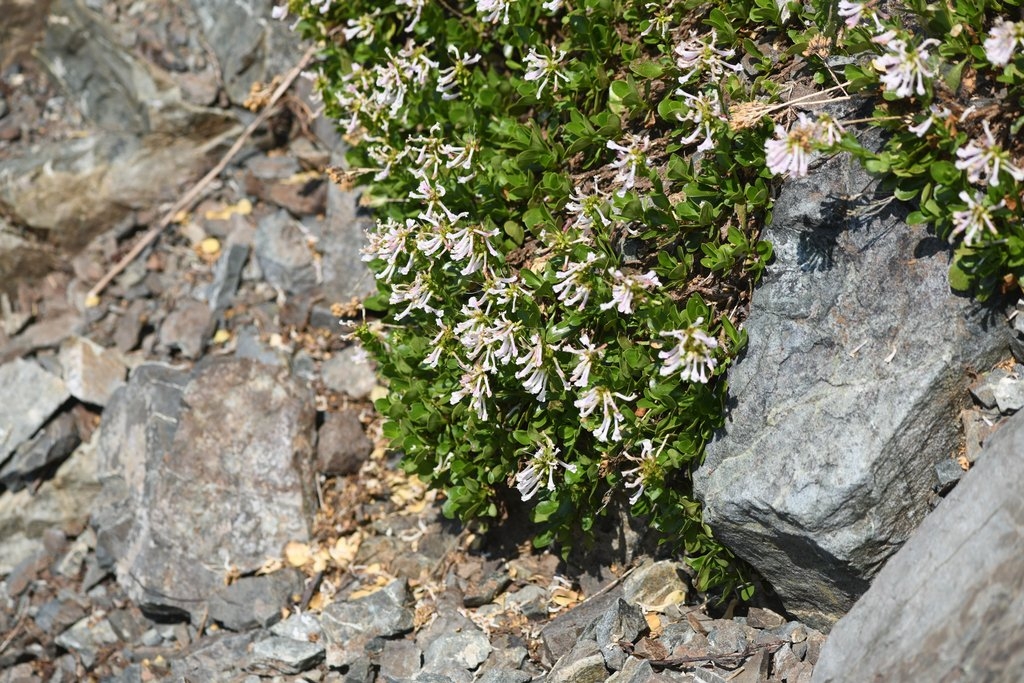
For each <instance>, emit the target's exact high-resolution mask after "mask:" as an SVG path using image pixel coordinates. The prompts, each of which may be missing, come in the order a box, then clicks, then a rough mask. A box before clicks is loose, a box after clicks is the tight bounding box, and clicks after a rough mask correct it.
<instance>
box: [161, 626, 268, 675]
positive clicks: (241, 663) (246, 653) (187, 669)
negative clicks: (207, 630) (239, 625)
mask: <svg viewBox="0 0 1024 683" xmlns="http://www.w3.org/2000/svg"><path fill="white" fill-rule="evenodd" d="M260 637H261V634H260V632H259V631H249V632H248V633H229V632H224V633H223V634H221V635H214V636H207V637H205V638H203V639H202V640H201V641H199V642H198V643H196V644H195V645H193V646H192V647H190V648H188V649H187V650H186V651H185V652H184V653H183V654H182V655H181V656H180V657H175V658H174V659H171V660H170V665H171V676H172V677H173V679H172V680H176V681H182V680H184V681H226V680H234V679H235V676H236V675H237V673H238V672H239V671H240V670H244V668H245V666H246V665H247V664H248V663H249V662H250V660H251V659H252V654H251V648H252V647H253V641H255V640H256V639H257V638H260Z"/></svg>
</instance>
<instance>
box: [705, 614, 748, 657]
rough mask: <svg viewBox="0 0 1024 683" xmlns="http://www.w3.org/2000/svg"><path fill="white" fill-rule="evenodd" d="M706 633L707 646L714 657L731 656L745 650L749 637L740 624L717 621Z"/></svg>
mask: <svg viewBox="0 0 1024 683" xmlns="http://www.w3.org/2000/svg"><path fill="white" fill-rule="evenodd" d="M713 623H714V626H713V627H712V628H711V630H709V631H708V646H709V647H710V650H711V653H712V654H714V655H716V656H721V655H731V654H735V653H737V652H742V651H743V650H745V649H746V647H747V643H748V642H749V637H748V633H747V630H748V629H745V628H744V627H743V625H742V624H738V623H736V622H735V621H730V620H727V619H718V620H716V621H715V622H713Z"/></svg>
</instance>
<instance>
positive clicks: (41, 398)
mask: <svg viewBox="0 0 1024 683" xmlns="http://www.w3.org/2000/svg"><path fill="white" fill-rule="evenodd" d="M70 395H71V394H70V393H69V392H68V388H67V386H66V385H65V384H64V382H63V380H61V378H60V377H57V376H56V375H51V374H50V373H49V372H47V371H46V370H43V369H42V368H41V367H39V364H38V363H35V362H33V361H30V360H23V359H20V358H19V359H17V360H14V361H11V362H10V363H5V364H3V365H0V396H5V397H8V398H7V399H5V400H3V401H0V463H3V462H4V461H5V460H7V458H8V456H10V455H11V453H13V452H14V449H16V448H17V447H18V446H19V445H21V443H22V442H24V441H27V440H28V439H29V438H30V437H31V436H32V435H33V434H35V432H36V430H37V429H39V428H40V427H42V426H43V424H44V423H45V422H46V421H47V420H49V419H50V416H51V415H53V413H54V411H56V410H57V408H59V407H60V406H61V404H63V403H64V401H66V400H68V398H69V397H70ZM15 396H17V397H20V398H19V400H10V398H11V397H15Z"/></svg>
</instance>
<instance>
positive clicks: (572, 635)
mask: <svg viewBox="0 0 1024 683" xmlns="http://www.w3.org/2000/svg"><path fill="white" fill-rule="evenodd" d="M621 597H622V587H621V586H616V587H615V588H613V589H612V590H610V591H608V592H607V593H603V594H601V595H596V596H594V597H593V598H591V599H590V600H587V601H586V602H584V603H582V604H580V605H577V606H576V607H574V608H573V609H571V610H569V611H568V612H563V613H562V614H559V615H558V616H557V617H555V618H554V619H552V620H551V621H549V622H548V623H547V624H545V625H544V628H542V629H541V632H540V639H541V643H542V644H543V646H544V649H543V651H542V654H543V657H544V660H546V661H547V662H548V663H549V664H550V663H554V662H556V661H558V660H559V659H561V658H562V657H563V656H565V655H566V654H567V653H568V652H569V651H570V650H572V648H573V647H574V646H575V645H576V643H577V642H578V641H579V638H580V635H581V634H582V633H583V631H584V630H585V629H586V628H587V627H588V626H590V625H591V624H593V623H594V621H595V620H597V619H599V618H601V617H602V616H604V614H605V613H606V612H607V611H608V610H610V609H612V608H613V607H614V605H615V604H616V602H617V601H618V600H619V599H620V598H621ZM595 647H596V645H595ZM599 654H600V653H599ZM601 668H602V669H603V668H604V659H603V658H602V659H601ZM602 680H603V679H602Z"/></svg>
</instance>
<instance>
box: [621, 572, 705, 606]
mask: <svg viewBox="0 0 1024 683" xmlns="http://www.w3.org/2000/svg"><path fill="white" fill-rule="evenodd" d="M684 576H685V574H684V573H683V571H682V567H681V565H680V564H679V563H678V562H673V561H671V560H662V561H660V562H655V561H654V560H646V561H645V562H644V563H643V564H641V565H640V566H639V567H637V568H636V569H635V570H634V571H633V573H632V574H630V575H629V576H627V577H626V579H625V581H623V584H622V588H623V597H624V598H625V599H626V602H629V603H632V604H636V605H639V606H640V607H642V608H643V609H644V611H646V612H659V613H661V614H665V613H668V612H675V613H678V611H679V607H678V606H679V605H681V604H684V603H685V601H686V596H687V594H688V593H689V586H688V585H687V582H686V580H685V579H684V578H683V577H684Z"/></svg>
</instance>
